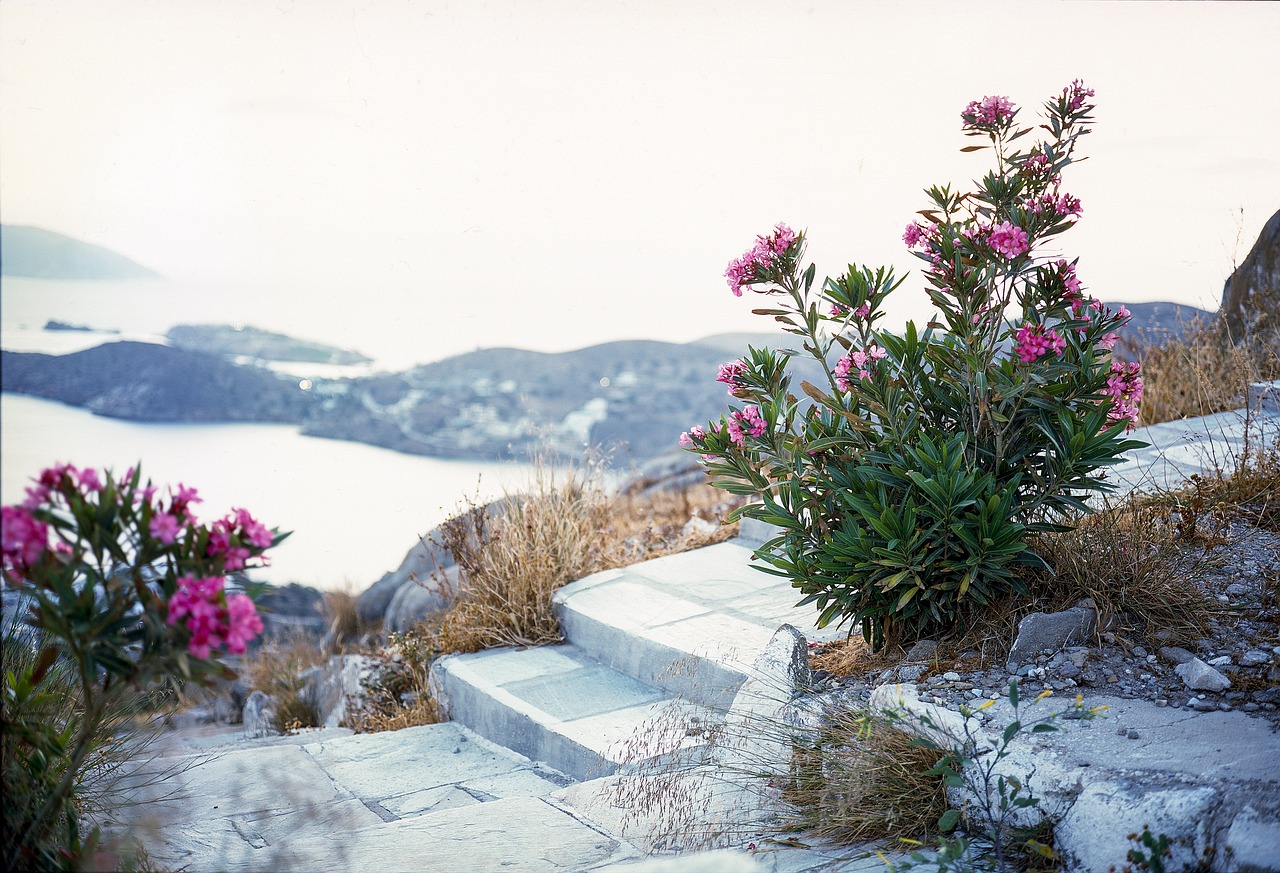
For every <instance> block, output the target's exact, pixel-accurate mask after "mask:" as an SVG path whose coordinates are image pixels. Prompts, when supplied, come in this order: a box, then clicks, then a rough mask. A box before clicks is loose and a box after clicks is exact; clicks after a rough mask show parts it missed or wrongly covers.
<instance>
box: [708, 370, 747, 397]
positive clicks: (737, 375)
mask: <svg viewBox="0 0 1280 873" xmlns="http://www.w3.org/2000/svg"><path fill="white" fill-rule="evenodd" d="M746 372H747V362H746V361H730V362H729V363H727V364H721V365H720V372H719V373H718V374H717V375H716V381H717V382H723V383H724V384H726V385H728V386H729V396H730V397H746V396H747V392H748V390H749V389H748V388H747V386H746V385H744V384H743V383H742V375H743V374H744V373H746Z"/></svg>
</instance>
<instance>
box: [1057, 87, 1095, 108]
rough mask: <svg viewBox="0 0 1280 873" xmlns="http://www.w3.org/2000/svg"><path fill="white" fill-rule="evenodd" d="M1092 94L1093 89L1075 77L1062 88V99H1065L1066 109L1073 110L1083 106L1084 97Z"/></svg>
mask: <svg viewBox="0 0 1280 873" xmlns="http://www.w3.org/2000/svg"><path fill="white" fill-rule="evenodd" d="M1092 96H1093V89H1092V88H1086V87H1085V86H1084V82H1083V81H1081V80H1080V79H1075V80H1073V81H1072V83H1071V84H1070V85H1068V86H1067V87H1065V88H1063V89H1062V99H1063V100H1065V101H1067V109H1069V110H1071V111H1072V112H1075V111H1076V110H1078V109H1079V108H1080V107H1082V106H1084V99H1085V98H1086V97H1092Z"/></svg>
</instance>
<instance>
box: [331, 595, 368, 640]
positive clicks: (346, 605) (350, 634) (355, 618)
mask: <svg viewBox="0 0 1280 873" xmlns="http://www.w3.org/2000/svg"><path fill="white" fill-rule="evenodd" d="M357 598H358V595H357V594H356V593H355V592H354V591H352V590H351V583H350V582H347V584H345V585H344V586H343V587H342V588H336V589H333V590H330V591H326V592H325V593H324V612H325V616H326V617H327V618H328V620H329V634H328V637H327V638H326V639H327V641H328V643H329V646H330V647H331V649H332V650H333V651H334V652H341V651H343V650H344V649H346V648H347V647H348V646H351V645H354V644H356V643H357V642H358V641H359V639H360V637H361V635H362V634H364V633H365V632H367V631H368V630H370V629H369V628H366V627H363V626H362V623H361V621H360V614H359V612H358V611H357V609H356V600H357Z"/></svg>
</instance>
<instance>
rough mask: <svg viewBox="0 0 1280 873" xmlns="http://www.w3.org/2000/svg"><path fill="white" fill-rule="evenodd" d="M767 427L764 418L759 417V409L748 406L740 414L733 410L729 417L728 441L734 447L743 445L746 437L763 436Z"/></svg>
mask: <svg viewBox="0 0 1280 873" xmlns="http://www.w3.org/2000/svg"><path fill="white" fill-rule="evenodd" d="M767 427H768V425H767V424H766V423H765V420H764V418H763V417H761V415H760V407H758V406H748V407H746V408H745V409H743V410H742V411H741V412H739V411H737V410H734V412H733V414H732V415H730V416H729V424H728V428H729V439H730V440H731V441H732V442H733V444H734V445H737V446H741V445H745V444H746V441H747V440H746V438H747V435H750V436H753V437H758V436H764V432H765V430H766V429H767Z"/></svg>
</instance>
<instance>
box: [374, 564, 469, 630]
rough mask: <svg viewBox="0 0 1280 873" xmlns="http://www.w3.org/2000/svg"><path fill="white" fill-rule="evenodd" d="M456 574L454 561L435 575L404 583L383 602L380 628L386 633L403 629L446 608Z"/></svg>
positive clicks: (454, 586)
mask: <svg viewBox="0 0 1280 873" xmlns="http://www.w3.org/2000/svg"><path fill="white" fill-rule="evenodd" d="M441 576H443V579H442V578H441ZM458 578H459V569H458V567H457V566H456V565H455V566H451V567H449V568H448V569H447V570H443V571H441V572H440V575H438V576H433V577H428V578H427V579H422V580H418V581H410V582H406V583H404V584H403V585H401V586H400V588H399V589H398V590H397V591H396V593H395V596H394V597H392V598H391V603H390V604H388V606H387V612H386V615H385V616H384V617H383V620H382V626H383V628H384V629H385V630H386V631H387V632H388V633H393V634H398V633H404V632H405V631H407V630H410V629H412V628H413V626H414V625H415V624H417V623H418V622H420V621H422V620H423V619H425V618H426V617H427V616H429V615H431V614H432V613H435V612H439V611H440V610H442V609H445V608H447V607H448V606H449V604H450V602H451V600H452V594H453V590H454V589H455V588H456V586H457V584H458Z"/></svg>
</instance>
